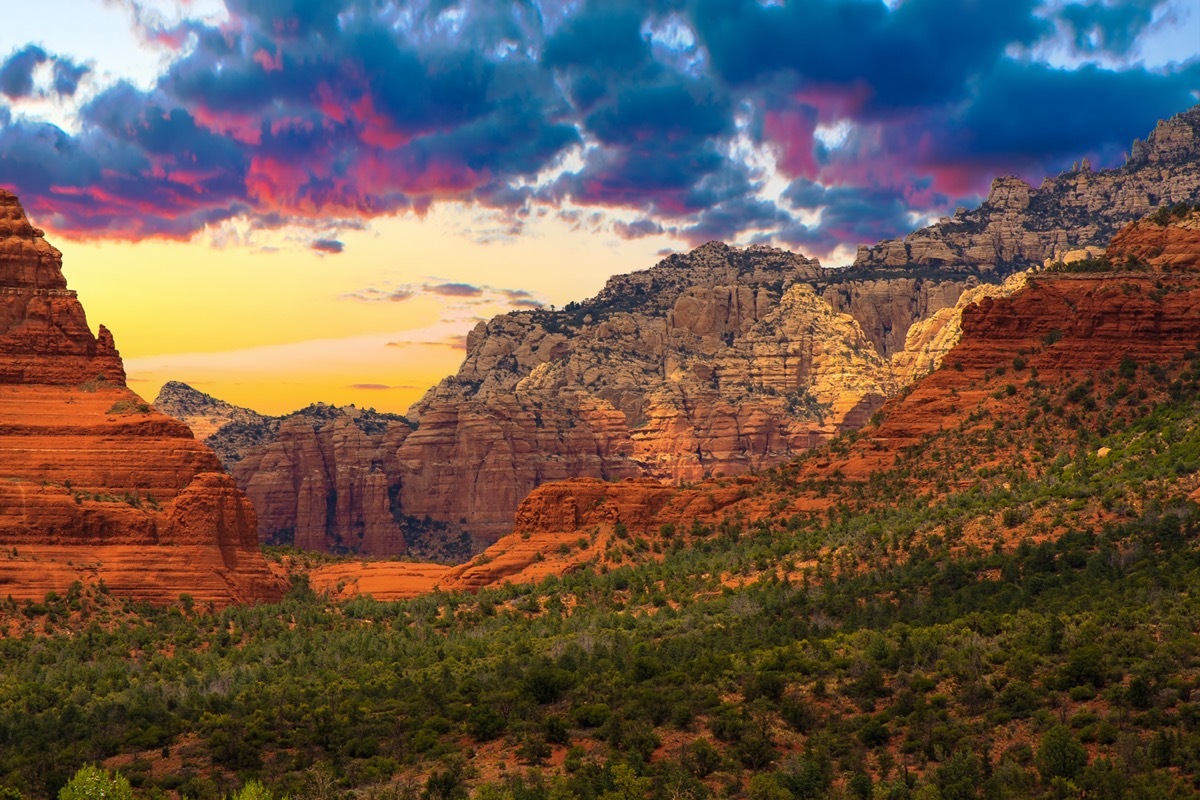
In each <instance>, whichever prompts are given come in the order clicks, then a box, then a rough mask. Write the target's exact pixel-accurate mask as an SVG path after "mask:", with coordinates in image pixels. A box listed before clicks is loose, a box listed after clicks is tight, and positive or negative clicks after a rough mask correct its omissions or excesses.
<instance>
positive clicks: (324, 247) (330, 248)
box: [309, 239, 346, 255]
mask: <svg viewBox="0 0 1200 800" xmlns="http://www.w3.org/2000/svg"><path fill="white" fill-rule="evenodd" d="M309 247H311V248H312V249H313V250H316V251H317V252H318V253H328V254H329V255H337V254H338V253H341V252H343V251H344V250H345V249H346V245H345V243H344V242H340V241H338V240H337V239H314V240H313V242H312V244H310V245H309Z"/></svg>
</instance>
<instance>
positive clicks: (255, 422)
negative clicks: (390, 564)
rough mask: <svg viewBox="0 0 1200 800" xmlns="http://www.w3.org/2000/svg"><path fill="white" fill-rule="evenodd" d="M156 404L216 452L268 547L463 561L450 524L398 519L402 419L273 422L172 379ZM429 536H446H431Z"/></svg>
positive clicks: (317, 417)
mask: <svg viewBox="0 0 1200 800" xmlns="http://www.w3.org/2000/svg"><path fill="white" fill-rule="evenodd" d="M154 406H155V408H157V409H158V410H159V411H162V412H163V413H166V414H169V415H171V416H173V417H175V418H176V419H178V420H181V421H183V422H185V423H186V424H187V425H188V426H189V427H191V428H192V430H193V431H194V432H196V435H197V436H198V437H202V438H203V439H204V442H205V444H207V445H209V446H210V447H212V448H213V450H214V451H216V453H217V455H218V456H219V457H220V458H221V461H222V463H224V465H225V467H226V469H228V470H229V471H230V473H231V474H232V475H233V477H234V478H235V479H236V481H237V484H238V486H240V487H241V488H242V490H243V491H245V493H246V495H247V496H248V497H249V498H250V500H251V501H252V502H253V504H254V508H255V510H256V512H257V515H258V532H259V538H260V539H261V540H262V541H263V542H265V543H268V544H287V545H294V546H295V547H299V548H302V549H305V550H321V551H326V552H343V553H344V552H355V553H358V552H361V553H370V554H372V555H400V554H404V553H411V554H413V555H417V556H422V557H433V558H452V559H453V558H459V559H461V558H463V557H465V556H466V555H467V552H468V550H469V547H468V546H467V545H466V544H465V543H462V542H461V541H460V540H461V536H459V535H458V532H449V526H446V525H443V526H440V527H439V526H437V525H436V524H435V523H433V522H432V521H430V523H428V524H426V523H425V521H424V520H423V519H422V520H417V519H405V518H404V517H403V515H402V514H399V513H397V509H396V493H397V492H398V490H399V481H398V479H397V477H396V476H397V467H396V458H397V452H398V450H399V448H400V446H401V445H402V444H403V442H404V440H405V439H406V438H407V437H408V436H409V434H411V433H412V426H411V425H410V424H409V423H408V421H407V420H405V419H404V418H403V417H401V416H398V415H396V414H380V413H378V412H376V411H374V410H369V409H360V408H355V407H354V406H347V407H344V408H338V407H334V406H327V405H324V404H321V403H318V404H314V405H312V406H309V407H308V408H304V409H301V410H299V411H296V412H294V413H291V414H287V415H285V416H282V417H269V416H265V415H263V414H258V413H256V412H254V411H251V410H250V409H248V408H241V407H239V406H235V405H232V404H230V403H226V402H224V401H223V400H218V399H216V398H214V397H212V396H210V395H207V394H205V393H203V392H200V391H198V390H196V389H194V388H192V387H191V386H188V385H187V384H184V383H178V382H174V381H172V382H170V383H167V384H165V385H164V386H163V389H162V391H161V392H160V393H159V396H158V397H157V398H155V400H154ZM202 432H203V433H202ZM430 532H432V533H435V534H445V535H425V534H429V533H430Z"/></svg>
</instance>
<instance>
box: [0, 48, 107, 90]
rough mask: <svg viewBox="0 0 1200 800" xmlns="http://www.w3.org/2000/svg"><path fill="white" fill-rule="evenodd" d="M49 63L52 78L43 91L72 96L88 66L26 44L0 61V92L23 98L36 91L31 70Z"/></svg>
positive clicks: (89, 69)
mask: <svg viewBox="0 0 1200 800" xmlns="http://www.w3.org/2000/svg"><path fill="white" fill-rule="evenodd" d="M47 63H49V64H52V65H53V69H52V74H53V81H52V82H51V83H50V86H49V87H48V88H47V89H46V90H44V93H46V94H57V95H62V96H63V97H72V96H73V95H74V94H75V91H76V90H77V89H78V88H79V82H80V81H81V80H83V77H84V76H85V75H87V74H88V73H89V72H91V67H88V66H85V65H82V64H76V63H75V62H74V61H71V60H70V59H69V58H60V57H57V56H52V55H50V54H49V53H47V52H46V51H45V50H43V49H42V48H40V47H38V46H37V45H32V44H31V45H28V46H26V47H23V48H21V49H20V50H18V51H17V52H15V53H13V54H12V55H11V56H9V57H8V59H7V60H6V61H4V62H3V63H2V64H0V93H2V94H4V95H5V96H6V97H8V98H9V99H10V100H18V99H24V98H27V97H31V96H33V95H35V94H37V93H38V89H37V87H36V86H35V84H34V71H35V70H37V68H38V67H40V66H42V65H43V64H47Z"/></svg>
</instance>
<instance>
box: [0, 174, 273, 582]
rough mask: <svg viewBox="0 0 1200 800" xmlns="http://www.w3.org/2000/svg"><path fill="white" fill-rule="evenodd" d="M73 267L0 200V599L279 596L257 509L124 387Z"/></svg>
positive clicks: (182, 431) (203, 450) (11, 202)
mask: <svg viewBox="0 0 1200 800" xmlns="http://www.w3.org/2000/svg"><path fill="white" fill-rule="evenodd" d="M61 267H62V255H61V253H59V251H57V250H56V249H54V248H53V247H51V246H50V245H49V244H48V243H47V242H46V240H45V238H44V235H43V233H42V232H41V231H40V230H37V229H36V228H33V227H32V226H31V225H30V224H29V221H28V219H27V218H26V216H25V212H24V210H23V209H22V208H21V206H20V204H19V202H18V201H17V198H16V197H15V196H13V195H12V194H9V193H8V192H5V191H3V190H0V597H5V596H12V597H13V598H15V599H37V600H40V599H42V598H43V597H44V596H45V594H46V593H47V592H48V591H57V592H60V593H61V592H64V591H66V590H67V589H68V588H69V587H70V585H71V584H72V583H73V582H74V581H76V580H81V581H84V582H98V581H103V582H104V584H105V585H106V586H107V587H108V589H109V590H110V591H112V592H113V593H116V594H120V595H123V596H128V597H133V598H136V599H141V600H150V601H154V602H171V601H176V600H178V598H179V596H180V595H181V594H189V595H191V596H192V597H193V598H194V599H195V600H197V601H201V602H212V603H217V604H226V603H230V602H245V601H255V600H270V599H275V598H278V597H279V596H280V587H279V584H278V582H277V580H276V579H275V578H274V577H273V576H272V575H271V574H270V572H269V571H268V569H267V565H266V562H265V560H264V559H263V557H262V555H261V553H260V552H259V550H258V542H257V538H256V535H255V517H254V509H253V507H252V505H251V504H250V502H249V500H247V498H246V497H245V495H244V494H243V493H242V492H240V491H239V490H238V489H237V487H236V485H235V483H234V481H233V479H232V478H231V477H230V476H229V475H227V474H225V473H224V471H223V470H222V469H221V465H220V463H219V462H218V461H217V458H216V456H215V455H214V454H213V452H212V451H211V450H210V449H208V448H207V447H205V446H204V445H202V444H200V443H199V442H197V441H196V440H195V438H194V437H193V436H192V433H191V431H189V430H188V428H187V427H186V426H184V425H182V424H180V423H179V422H177V421H176V420H173V419H171V418H169V417H167V416H165V415H163V414H159V413H157V412H155V411H153V410H152V409H151V408H150V407H149V406H147V405H146V404H145V403H144V402H143V401H142V400H141V398H139V397H138V396H137V395H136V394H134V393H133V392H131V391H130V390H129V389H128V388H126V386H125V373H124V369H123V366H122V364H121V359H120V355H119V354H118V352H117V350H116V348H115V346H114V344H113V339H112V336H111V334H109V332H108V331H107V330H106V329H105V328H103V327H101V328H100V334H99V336H93V335H92V333H91V330H90V329H89V328H88V325H87V319H86V317H85V315H84V310H83V306H82V305H81V304H80V303H79V300H78V299H77V298H76V297H75V293H74V292H72V291H71V290H70V289H68V288H67V284H66V280H65V279H64V278H63V275H62V269H61Z"/></svg>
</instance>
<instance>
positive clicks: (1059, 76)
mask: <svg viewBox="0 0 1200 800" xmlns="http://www.w3.org/2000/svg"><path fill="white" fill-rule="evenodd" d="M1164 1H1165V0H1104V1H1103V2H1101V1H1100V0H1074V2H1069V3H1068V4H1066V5H1057V6H1054V7H1049V6H1044V5H1043V4H1041V3H1039V2H1038V0H1009V1H1006V2H983V1H982V0H970V1H969V2H968V1H966V0H905V2H902V3H900V4H898V5H896V8H895V9H890V8H889V6H888V5H887V4H885V3H884V2H882V0H805V2H794V3H783V4H766V3H762V2H758V0H650V1H649V2H634V1H633V0H584V1H583V2H578V3H577V2H548V1H541V2H539V1H538V0H508V1H506V2H499V0H495V1H490V0H474V2H470V3H461V2H458V3H453V2H449V0H428V1H427V2H423V3H419V4H395V3H379V2H377V1H376V0H228V2H227V7H228V10H229V20H228V22H226V23H221V24H219V25H210V24H205V23H201V22H197V21H189V22H185V23H183V24H182V25H181V26H179V27H178V28H177V29H172V30H170V31H157V30H149V29H148V35H151V36H154V37H157V38H159V39H161V40H163V41H174V42H177V43H178V42H183V41H184V40H186V45H180V47H179V49H178V53H179V55H178V56H177V57H176V59H175V60H174V62H173V63H171V64H170V66H169V67H168V69H167V70H166V72H165V73H164V74H163V75H162V77H161V78H160V79H159V80H158V81H157V83H156V84H155V85H154V86H153V87H151V88H149V89H145V90H144V89H140V88H137V87H134V86H131V85H128V84H117V85H115V86H111V87H108V88H106V89H104V90H103V91H101V92H100V93H99V94H96V95H94V96H92V95H90V94H89V95H88V99H87V102H86V103H85V104H84V105H83V106H82V107H81V108H80V109H79V114H78V122H79V126H78V128H77V129H76V130H75V132H73V133H68V132H65V131H63V130H59V129H58V128H55V127H54V126H51V125H44V124H36V123H33V122H30V121H28V120H27V119H25V118H24V117H23V116H22V115H20V114H15V113H12V112H10V111H9V110H8V109H7V108H6V107H5V106H4V105H3V104H0V183H3V184H4V185H5V186H8V187H11V188H14V189H16V190H17V191H19V192H20V193H21V194H22V195H23V198H24V199H25V200H26V203H27V205H28V206H29V207H30V208H31V210H32V211H33V212H34V213H35V214H36V215H37V216H38V218H39V220H40V221H44V224H46V225H49V226H51V227H55V228H57V229H58V231H59V232H63V233H75V234H78V235H83V236H86V235H98V236H117V237H127V238H140V237H143V236H179V237H183V236H188V235H189V234H192V233H194V232H196V231H197V230H200V229H201V228H203V227H204V226H205V225H210V224H214V223H217V222H221V221H223V220H227V219H230V218H233V217H237V216H241V215H246V216H249V217H251V218H252V219H253V220H254V222H255V223H256V224H259V225H266V226H271V225H282V224H286V223H289V222H295V221H304V220H306V219H317V220H319V219H325V218H329V217H336V218H339V219H341V220H346V221H348V220H354V219H358V220H362V219H369V218H372V217H375V216H378V215H382V214H389V213H394V212H396V211H399V210H404V209H415V210H418V211H421V210H424V209H426V208H428V207H429V206H430V205H432V204H434V203H437V202H440V201H443V200H454V201H466V202H474V203H478V204H481V205H483V206H486V207H489V208H493V209H499V210H502V211H504V212H506V213H507V214H508V215H509V220H510V221H511V226H512V229H513V230H516V229H518V228H519V226H520V225H521V223H522V221H523V220H524V219H525V218H527V217H528V216H530V215H531V214H535V213H537V209H536V207H537V206H538V205H539V204H548V205H555V204H562V203H567V202H572V203H575V204H578V205H582V206H592V207H601V208H603V207H609V208H619V209H621V210H622V211H623V212H628V211H634V212H636V214H635V216H636V220H637V221H636V222H633V223H628V224H624V223H622V224H613V225H609V226H608V227H611V229H613V230H615V231H616V232H617V233H618V234H619V235H622V236H641V235H652V234H657V233H668V234H671V235H676V236H681V237H684V238H687V239H689V240H692V241H695V240H697V239H702V238H725V239H732V238H739V237H740V238H745V237H756V238H764V237H765V238H771V237H776V238H778V239H782V240H784V241H788V242H792V243H796V244H803V245H804V246H806V247H810V248H814V249H817V250H818V251H825V250H828V249H831V248H832V247H834V246H835V245H837V244H839V243H851V244H856V243H860V242H869V241H872V240H873V239H875V238H878V237H880V236H889V235H896V234H899V233H903V232H905V230H906V229H907V227H908V225H909V219H910V218H911V217H910V212H913V211H916V212H919V213H921V214H928V213H939V212H940V211H943V210H947V209H948V208H952V207H953V206H954V205H956V204H960V203H963V204H965V203H966V202H969V201H970V199H972V198H974V197H975V196H977V195H978V193H979V192H981V191H983V190H984V189H986V186H987V184H988V182H989V181H990V179H991V178H992V177H993V176H994V175H995V174H997V173H1001V172H1018V173H1020V174H1023V175H1027V176H1029V177H1034V178H1036V177H1039V176H1040V175H1041V174H1042V173H1044V172H1053V171H1057V169H1059V168H1061V167H1062V166H1065V165H1066V164H1069V163H1070V162H1071V161H1072V160H1075V159H1077V158H1080V157H1082V156H1083V155H1089V156H1091V157H1092V159H1093V162H1094V163H1105V164H1111V163H1113V162H1114V161H1115V160H1117V159H1119V155H1120V153H1122V152H1124V151H1125V150H1127V149H1128V147H1129V144H1130V141H1131V140H1132V139H1133V138H1134V137H1135V136H1144V135H1145V133H1146V132H1147V131H1149V130H1150V129H1151V128H1152V127H1153V125H1154V123H1155V121H1156V120H1158V119H1160V118H1163V117H1166V116H1169V115H1171V114H1173V113H1176V112H1178V111H1181V110H1183V109H1185V108H1187V107H1188V106H1190V105H1192V104H1193V103H1195V101H1196V98H1197V97H1198V96H1200V95H1197V94H1196V92H1197V91H1200V74H1198V72H1200V60H1193V61H1191V62H1189V63H1187V64H1183V65H1177V66H1173V67H1169V68H1164V69H1161V70H1152V69H1146V68H1144V67H1139V66H1128V65H1125V66H1118V67H1112V68H1108V69H1104V68H1101V67H1098V66H1086V67H1082V68H1079V69H1074V70H1057V69H1052V68H1051V67H1049V66H1047V65H1045V64H1041V63H1038V62H1037V61H1036V60H1033V59H1032V57H1031V56H1029V55H1028V53H1036V52H1038V47H1037V45H1039V44H1044V43H1045V42H1046V41H1047V40H1048V37H1055V36H1057V37H1059V40H1058V45H1057V47H1059V48H1060V50H1061V48H1063V47H1066V48H1071V49H1074V50H1075V51H1076V52H1080V53H1089V54H1100V55H1104V56H1105V57H1106V58H1109V59H1110V61H1112V60H1113V59H1116V61H1114V62H1113V63H1118V64H1120V63H1122V62H1121V61H1120V59H1121V58H1126V57H1128V56H1130V55H1131V54H1133V53H1135V52H1136V47H1137V44H1138V42H1139V41H1140V39H1139V36H1141V35H1142V34H1143V33H1144V32H1145V31H1146V30H1147V29H1148V27H1150V26H1152V25H1154V24H1157V23H1156V22H1155V20H1158V19H1159V18H1160V17H1161V16H1162V14H1163V8H1162V7H1161V6H1162V4H1163V2H1164ZM1014 53H1018V54H1024V55H1013V54H1014ZM48 62H49V63H52V65H53V72H52V73H51V74H52V77H53V81H52V91H53V92H55V93H57V94H58V95H61V96H64V97H70V96H74V95H76V94H77V92H78V90H79V86H80V82H81V80H83V78H84V77H85V76H86V75H87V73H88V69H89V68H88V67H87V66H80V65H77V64H75V63H73V62H71V61H69V60H66V59H63V58H60V57H57V56H54V55H53V54H50V53H47V52H45V51H43V50H42V49H41V48H38V47H36V46H33V45H30V46H28V47H25V48H22V49H21V50H18V51H16V52H15V53H13V54H12V55H11V56H9V57H8V59H7V60H5V61H4V62H3V64H2V65H0V94H3V95H4V96H5V97H8V98H9V99H10V100H12V101H13V104H17V103H19V101H20V100H22V99H23V98H27V97H30V96H31V95H33V94H35V93H37V92H39V91H46V92H49V91H51V89H50V88H47V87H41V88H39V86H38V85H35V84H36V83H37V81H36V80H35V74H39V73H37V70H38V68H39V67H42V68H43V69H44V68H45V65H46V64H47V63H48ZM835 124H838V125H841V126H842V127H843V129H844V130H843V135H842V137H841V138H840V140H838V141H832V140H830V138H829V126H832V125H835ZM755 147H757V148H759V150H758V152H756V153H753V154H751V155H748V153H749V152H750V150H751V149H752V148H755ZM569 154H570V155H571V156H572V157H570V158H567V156H568V155H569ZM767 154H773V156H774V157H775V159H776V161H775V169H776V170H778V172H779V173H780V174H781V175H782V176H783V177H784V178H785V179H787V180H789V181H791V186H790V187H789V189H788V191H787V192H785V193H784V197H783V199H782V200H780V201H779V202H773V201H771V200H767V199H764V197H763V192H762V191H760V190H762V189H763V188H764V187H765V186H766V185H767V183H768V178H769V177H770V175H768V174H767V173H766V172H764V170H763V164H764V163H766V162H765V161H764V158H765V156H766V155H767ZM564 163H565V164H574V165H576V166H572V167H571V168H570V169H568V170H566V171H563V169H562V168H561V165H562V164H564ZM546 175H552V176H554V179H553V180H548V181H547V180H541V178H544V177H545V176H546ZM535 178H539V180H534V179H535ZM801 212H805V213H806V214H809V215H811V214H812V212H820V213H819V222H815V223H812V224H811V225H808V226H805V225H801V224H799V223H798V222H797V221H796V220H797V219H798V218H800V215H801ZM577 216H578V217H579V218H580V219H587V220H589V221H588V222H587V223H586V224H587V225H588V226H590V227H604V226H606V223H605V221H604V219H603V218H601V219H600V220H599V221H597V219H596V217H595V208H588V209H586V210H585V211H583V212H580V214H578V215H577ZM622 216H624V217H625V218H629V217H628V215H627V214H625V213H623V214H622ZM804 218H805V219H811V217H810V216H805V217H804ZM330 241H333V240H330Z"/></svg>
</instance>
